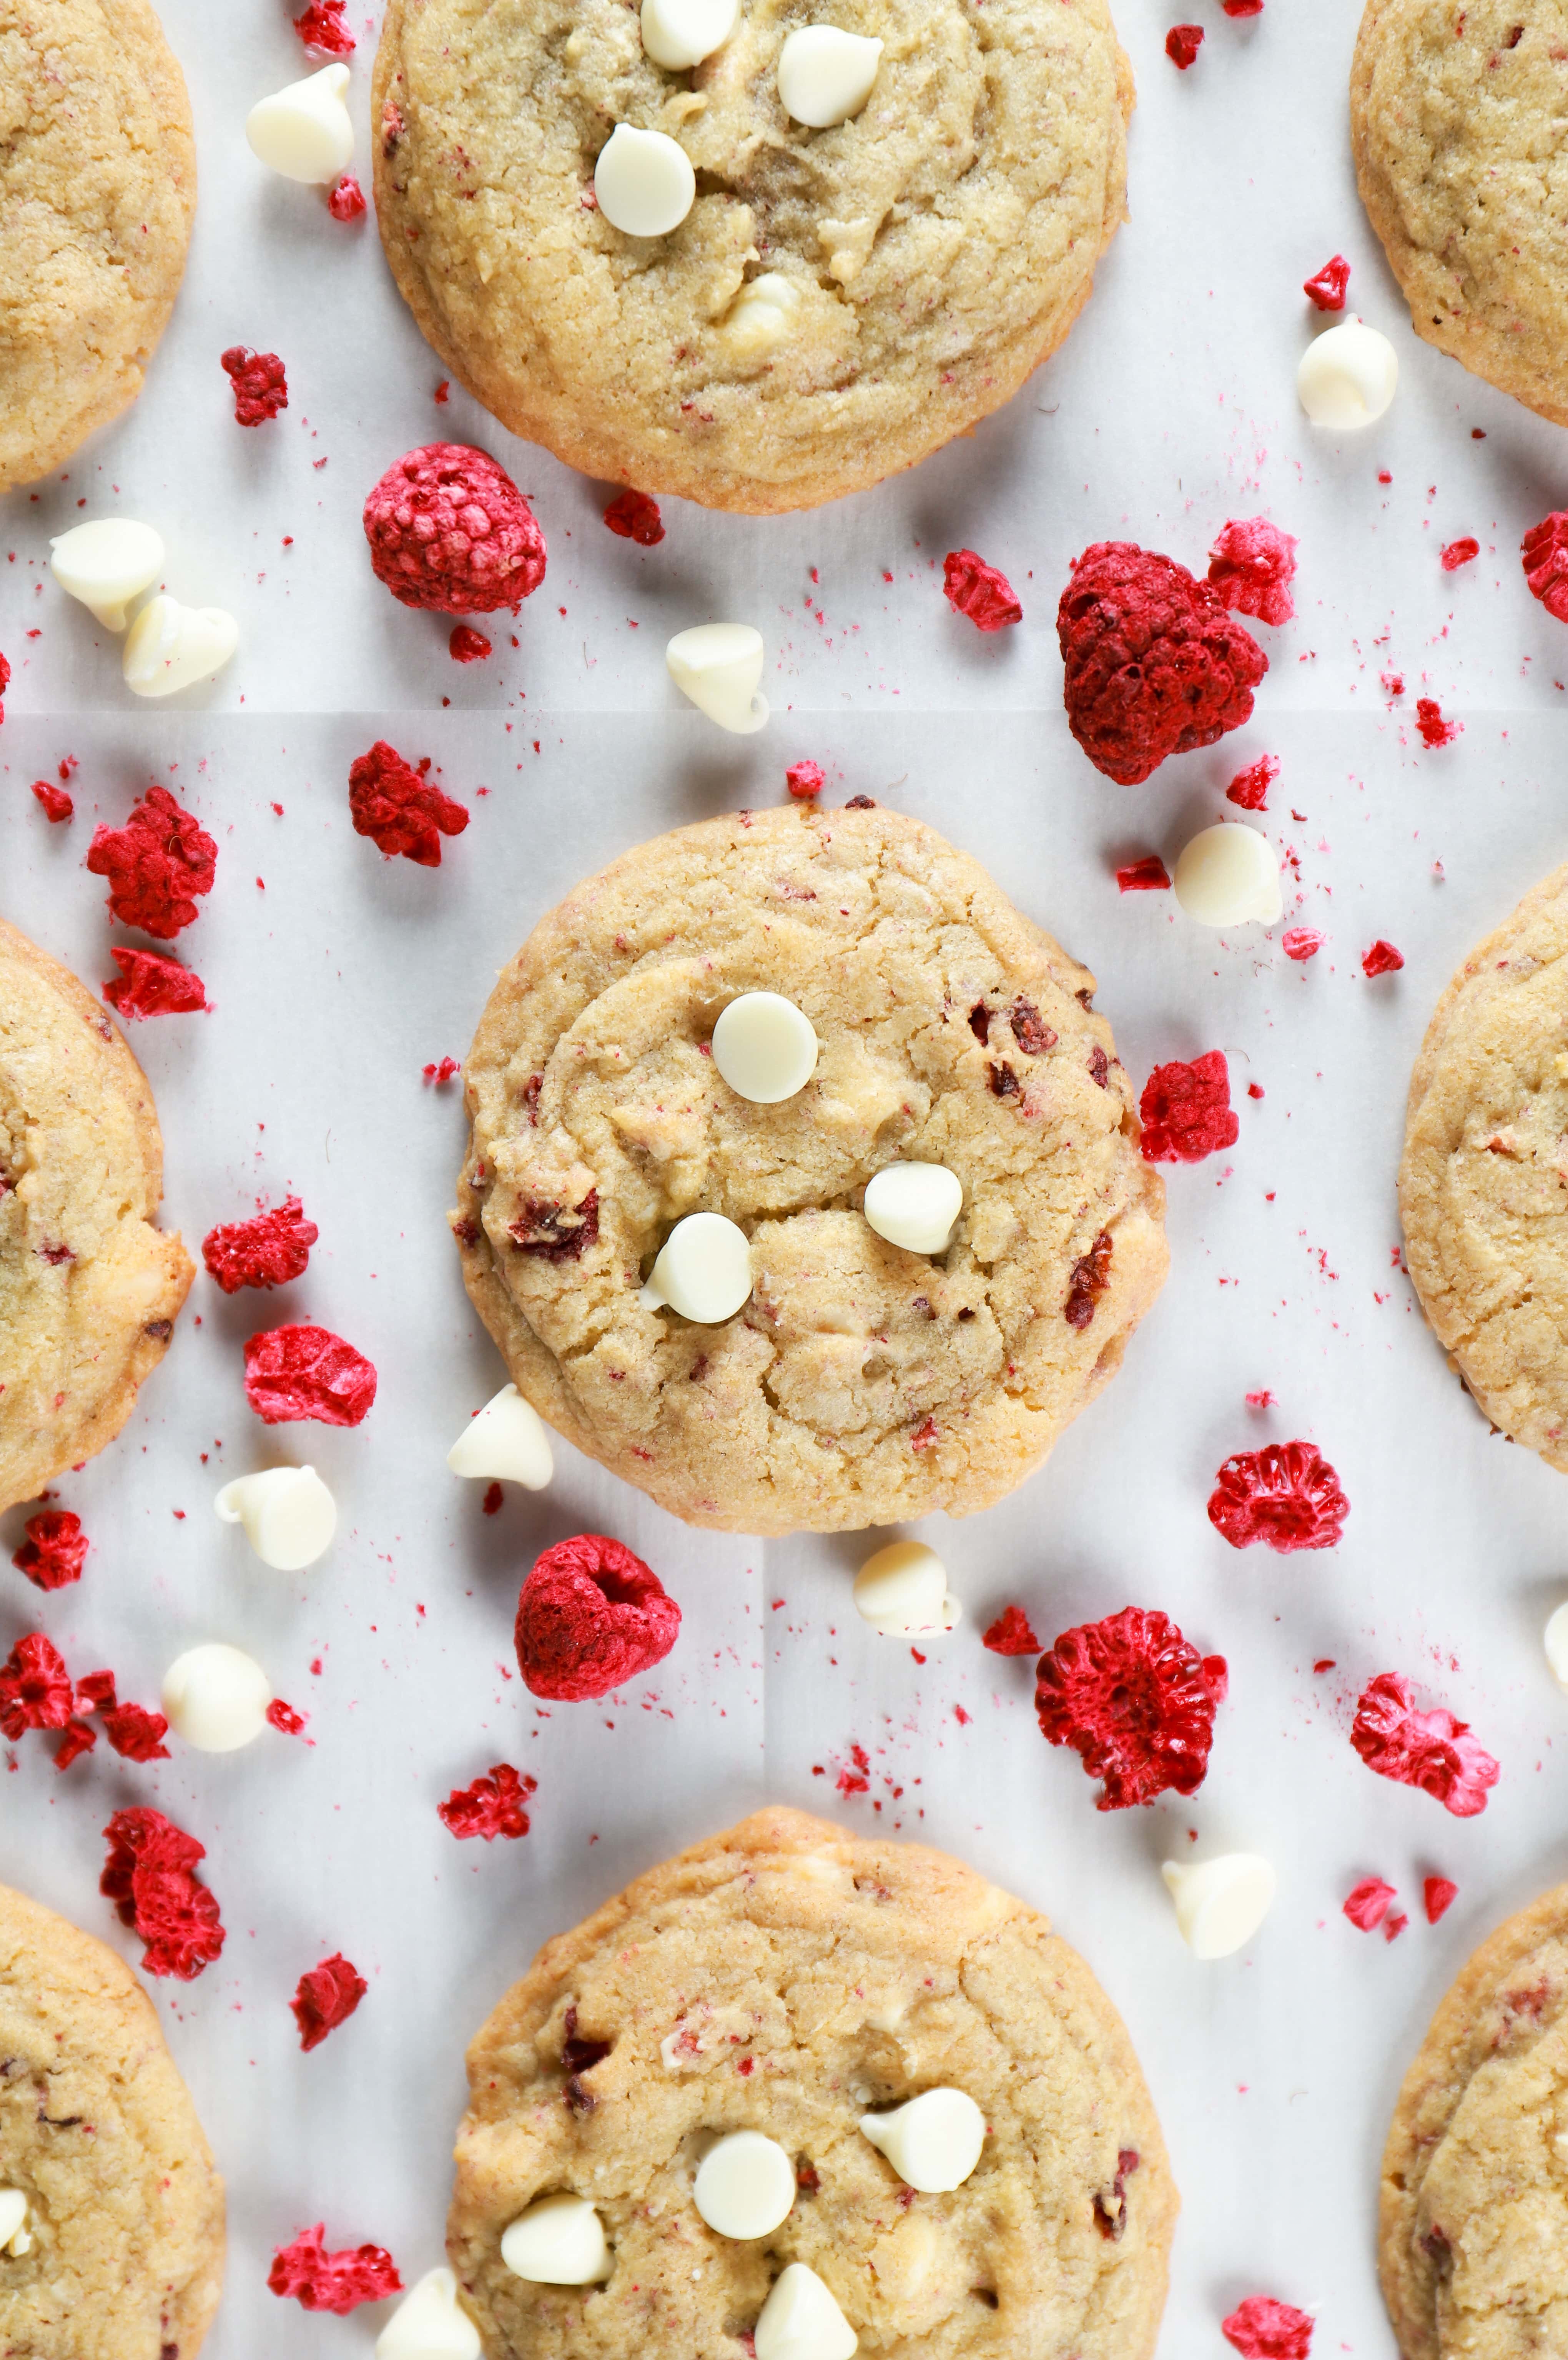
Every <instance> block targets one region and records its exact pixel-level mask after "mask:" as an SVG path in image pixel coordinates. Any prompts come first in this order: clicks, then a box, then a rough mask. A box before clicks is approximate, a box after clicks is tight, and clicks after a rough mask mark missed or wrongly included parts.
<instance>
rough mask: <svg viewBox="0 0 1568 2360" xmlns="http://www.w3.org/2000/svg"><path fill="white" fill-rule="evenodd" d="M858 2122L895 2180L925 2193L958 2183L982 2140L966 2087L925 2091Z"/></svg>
mask: <svg viewBox="0 0 1568 2360" xmlns="http://www.w3.org/2000/svg"><path fill="white" fill-rule="evenodd" d="M860 2127H861V2129H862V2130H863V2131H864V2132H865V2134H866V2137H867V2138H868V2139H869V2140H870V2141H871V2144H872V2146H873V2147H880V2148H881V2150H882V2153H883V2154H884V2155H885V2156H886V2157H887V2160H888V2162H889V2163H890V2164H891V2165H892V2167H893V2169H894V2170H895V2171H896V2172H897V2173H898V2177H899V2179H900V2180H903V2181H904V2182H905V2183H906V2184H907V2186H909V2187H910V2188H918V2189H919V2190H920V2193H921V2194H922V2195H925V2196H945V2195H946V2194H948V2193H949V2191H951V2190H953V2189H954V2188H962V2187H963V2185H964V2181H965V2180H967V2179H968V2177H969V2175H970V2173H971V2172H972V2171H973V2170H974V2169H975V2165H976V2164H977V2163H978V2162H979V2160H980V2150H981V2148H982V2147H984V2146H985V2115H984V2114H982V2113H981V2111H980V2109H979V2107H978V2106H977V2105H976V2104H975V2101H974V2099H973V2098H972V2097H970V2096H969V2095H968V2093H967V2092H965V2091H964V2090H926V2091H923V2092H921V2094H920V2097H918V2098H911V2099H910V2100H909V2103H908V2104H907V2105H903V2106H895V2107H894V2109H893V2112H892V2113H891V2114H862V2116H861V2118H860Z"/></svg>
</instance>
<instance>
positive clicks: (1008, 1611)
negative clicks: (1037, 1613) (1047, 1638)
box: [980, 1606, 1040, 1655]
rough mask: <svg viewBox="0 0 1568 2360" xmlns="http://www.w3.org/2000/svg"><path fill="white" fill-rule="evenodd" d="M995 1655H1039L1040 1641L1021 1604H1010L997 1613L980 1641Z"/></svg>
mask: <svg viewBox="0 0 1568 2360" xmlns="http://www.w3.org/2000/svg"><path fill="white" fill-rule="evenodd" d="M980 1644H981V1645H982V1646H983V1647H989V1649H990V1650H991V1653H992V1654H993V1655H1039V1653H1040V1641H1039V1640H1038V1639H1037V1638H1036V1637H1035V1635H1034V1628H1033V1625H1032V1624H1031V1623H1030V1622H1029V1616H1028V1615H1027V1614H1026V1613H1025V1612H1024V1610H1023V1608H1022V1607H1021V1606H1008V1607H1007V1608H1005V1609H1004V1611H1003V1612H1001V1613H1000V1614H998V1615H997V1617H996V1621H995V1622H993V1623H992V1625H991V1627H990V1629H989V1630H988V1631H987V1632H986V1633H985V1637H984V1638H983V1639H982V1640H981V1642H980Z"/></svg>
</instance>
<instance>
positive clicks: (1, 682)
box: [0, 656, 11, 721]
mask: <svg viewBox="0 0 1568 2360" xmlns="http://www.w3.org/2000/svg"><path fill="white" fill-rule="evenodd" d="M10 685H11V667H10V665H9V664H8V663H7V662H6V661H5V657H4V656H0V697H3V696H4V695H5V691H6V690H7V689H8V688H9V687H10ZM4 720H5V705H0V721H4Z"/></svg>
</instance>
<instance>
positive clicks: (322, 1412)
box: [245, 1327, 376, 1426]
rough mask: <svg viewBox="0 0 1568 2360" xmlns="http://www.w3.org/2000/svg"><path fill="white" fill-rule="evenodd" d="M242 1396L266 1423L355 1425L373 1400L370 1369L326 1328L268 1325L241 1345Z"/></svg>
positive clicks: (373, 1380)
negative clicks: (311, 1421) (309, 1420)
mask: <svg viewBox="0 0 1568 2360" xmlns="http://www.w3.org/2000/svg"><path fill="white" fill-rule="evenodd" d="M245 1399H246V1400H247V1401H248V1402H249V1404H250V1405H251V1407H252V1409H254V1410H255V1411H256V1415H258V1416H259V1417H260V1418H261V1419H262V1421H263V1422H264V1424H266V1425H267V1426H285V1425H288V1424H289V1422H290V1420H292V1419H296V1418H304V1417H310V1418H315V1419H316V1420H317V1421H318V1422H319V1424H321V1425H322V1426H358V1425H360V1424H361V1423H362V1421H363V1419H364V1417H365V1413H366V1412H367V1410H368V1409H369V1407H370V1404H371V1403H372V1402H373V1401H374V1400H375V1399H376V1371H375V1369H374V1368H373V1367H372V1365H371V1363H370V1362H369V1361H368V1360H366V1359H365V1355H364V1353H363V1352H356V1351H355V1350H354V1346H353V1345H352V1344H345V1343H344V1342H343V1338H342V1337H341V1336H334V1335H333V1334H332V1329H331V1328H330V1327H269V1328H267V1330H266V1331H265V1333H263V1334H262V1335H259V1336H253V1337H251V1338H250V1340H249V1341H248V1343H247V1344H246V1345H245Z"/></svg>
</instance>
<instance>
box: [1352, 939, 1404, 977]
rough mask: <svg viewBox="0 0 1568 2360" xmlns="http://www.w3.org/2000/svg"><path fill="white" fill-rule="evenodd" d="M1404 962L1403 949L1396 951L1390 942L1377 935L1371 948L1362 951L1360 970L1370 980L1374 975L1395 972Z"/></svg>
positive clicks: (1392, 973)
mask: <svg viewBox="0 0 1568 2360" xmlns="http://www.w3.org/2000/svg"><path fill="white" fill-rule="evenodd" d="M1404 963H1405V955H1404V953H1403V951H1397V950H1396V949H1395V948H1394V945H1393V944H1392V943H1386V942H1385V941H1384V940H1383V938H1382V936H1381V935H1379V936H1378V938H1377V941H1376V942H1375V943H1374V944H1373V945H1372V947H1371V949H1370V950H1369V951H1364V952H1363V953H1362V955H1361V972H1362V974H1363V975H1364V976H1366V978H1367V980H1368V982H1370V981H1371V979H1372V978H1373V977H1374V976H1379V975H1394V974H1396V973H1397V972H1398V970H1399V968H1400V967H1403V965H1404Z"/></svg>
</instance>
